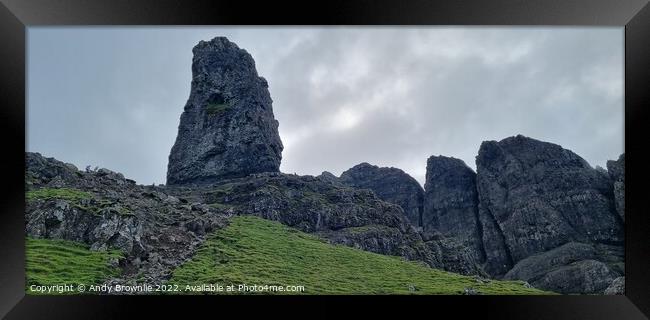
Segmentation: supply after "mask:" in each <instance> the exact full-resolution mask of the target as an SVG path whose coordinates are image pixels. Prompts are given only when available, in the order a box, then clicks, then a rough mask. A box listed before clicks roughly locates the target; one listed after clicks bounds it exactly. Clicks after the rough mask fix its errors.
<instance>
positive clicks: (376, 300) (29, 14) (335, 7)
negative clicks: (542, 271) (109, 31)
mask: <svg viewBox="0 0 650 320" xmlns="http://www.w3.org/2000/svg"><path fill="white" fill-rule="evenodd" d="M277 24H281V25H491V26H494V25H505V26H507V25H545V26H620V27H624V28H625V152H626V153H627V155H626V162H627V164H626V165H627V170H626V180H627V182H626V190H627V191H626V195H625V196H626V226H625V232H626V246H625V255H626V257H625V260H626V261H625V265H626V294H625V296H559V297H541V296H527V297H518V296H485V297H450V296H441V297H406V298H404V297H385V296H376V297H367V296H366V297H344V298H340V297H329V296H319V297H292V298H291V300H292V302H293V303H297V304H307V305H309V306H315V305H317V304H318V305H320V306H323V305H326V304H327V305H329V306H330V307H329V308H319V312H318V313H319V315H325V314H327V313H330V314H332V315H337V314H341V311H340V310H338V307H339V306H342V305H346V306H347V307H354V309H355V310H357V311H361V312H363V314H365V313H366V312H367V311H368V309H372V308H374V309H376V311H379V312H384V311H389V310H390V309H397V308H390V307H389V305H393V302H395V301H393V300H397V301H399V302H401V303H403V304H404V306H405V307H406V308H403V307H402V308H399V309H400V310H401V311H400V315H405V314H406V313H408V311H412V312H415V311H417V310H418V309H420V310H423V309H422V308H421V307H425V308H426V310H428V311H429V312H435V314H437V315H443V314H455V316H454V317H456V316H466V315H470V314H481V315H484V316H485V315H488V316H490V317H495V318H499V319H515V318H523V319H565V318H566V319H612V318H616V319H647V317H646V316H647V315H650V272H649V271H650V241H648V239H650V216H649V215H648V214H647V213H646V211H647V210H644V208H643V207H642V202H641V200H642V199H643V198H642V197H643V196H644V194H643V192H644V191H645V188H644V187H646V185H645V184H644V182H645V181H650V179H648V178H649V177H648V170H647V169H646V170H644V169H645V168H644V167H643V165H644V164H647V163H648V161H647V157H645V156H644V154H643V151H644V147H645V146H646V145H647V142H646V143H645V144H644V142H645V141H644V139H643V137H644V135H643V134H644V133H645V131H646V130H645V125H646V122H647V121H648V119H649V118H648V108H650V87H649V86H648V85H649V84H650V5H648V1H647V0H625V1H622V0H619V1H616V0H613V1H607V0H591V1H590V0H564V1H562V0H546V1H532V0H531V1H522V0H492V1H468V0H462V1H460V0H455V1H454V0H449V1H444V2H434V1H429V0H408V1H407V0H402V1H390V0H355V1H352V0H348V1H345V0H335V1H334V0H333V1H321V2H307V1H305V2H296V3H290V2H276V1H274V2H270V1H267V2H260V3H254V2H250V1H244V0H241V1H191V2H190V1H185V2H183V1H180V0H158V1H156V0H137V1H135V0H131V1H128V0H113V1H89V0H0V42H1V43H2V46H0V48H1V49H0V106H1V109H0V121H1V122H2V125H0V130H2V135H1V136H2V137H6V138H7V139H5V143H4V147H3V148H2V150H3V152H2V153H3V156H2V157H0V167H1V168H3V169H4V170H3V175H2V178H3V179H2V180H3V181H2V183H0V185H1V187H0V188H1V189H0V210H1V211H0V212H1V213H2V219H1V220H0V248H1V251H0V252H2V260H1V261H2V263H1V264H0V316H5V315H6V316H7V317H8V318H30V319H32V318H46V317H47V318H52V317H53V318H59V317H72V318H77V317H81V318H89V317H93V318H114V317H123V316H133V315H134V312H137V311H138V310H140V311H143V310H144V311H145V312H147V313H148V314H150V313H151V312H152V309H158V312H161V311H162V312H163V313H167V311H169V310H168V309H169V308H171V307H172V306H176V304H177V302H179V301H182V302H183V303H184V304H185V303H189V304H190V305H196V304H200V305H202V306H204V308H196V309H195V311H199V312H200V311H204V310H210V309H213V308H214V307H218V308H219V309H221V311H220V312H225V311H226V310H223V309H230V308H232V309H240V311H243V312H246V313H249V315H252V314H255V313H258V314H264V313H271V312H275V311H278V310H277V307H278V305H277V303H281V302H285V303H286V301H287V299H283V298H278V297H264V298H255V297H250V298H249V299H236V298H233V297H219V298H211V299H207V298H204V297H192V299H191V300H190V299H188V298H184V297H175V298H174V299H169V298H164V297H137V298H133V297H113V296H110V297H109V296H103V297H90V296H73V297H36V296H25V289H24V288H25V287H24V281H25V279H24V277H25V262H24V209H25V203H24V200H25V198H24V196H25V195H24V189H23V188H21V187H20V186H23V187H24V168H25V158H24V152H25V145H24V142H25V139H24V138H25V102H26V95H25V94H26V88H25V85H26V82H25V80H26V74H25V67H26V55H25V53H26V35H27V32H26V31H27V28H28V27H32V26H55V25H131V26H135V25H277ZM7 142H8V143H7ZM630 172H633V173H634V174H631V173H630ZM160 299H166V300H165V303H166V304H165V306H167V307H169V308H164V309H162V310H161V308H160V306H161V303H160ZM242 300H246V301H242ZM294 300H298V301H294ZM382 300H386V303H382ZM388 300H391V301H388ZM468 301H469V304H471V307H468V306H467V304H468ZM236 302H237V304H241V305H242V306H245V305H247V304H249V305H250V304H255V305H257V304H259V303H261V302H266V303H270V304H273V305H275V307H272V308H271V309H268V308H246V307H245V308H243V309H241V308H235V307H234V303H236ZM319 302H320V303H319ZM293 303H292V304H293ZM280 305H283V304H280ZM287 305H288V304H287ZM283 306H286V305H283ZM12 308H13V309H12ZM251 309H253V310H251ZM406 309H408V311H406ZM443 311H446V312H445V313H443ZM450 311H451V312H452V313H447V312H450ZM251 312H252V313H251ZM468 313H469V314H468ZM220 314H221V313H220ZM220 314H219V315H220ZM310 314H313V312H308V313H305V314H304V315H310ZM643 314H645V315H646V316H644V315H643ZM212 315H214V314H212Z"/></svg>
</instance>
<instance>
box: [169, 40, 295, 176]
mask: <svg viewBox="0 0 650 320" xmlns="http://www.w3.org/2000/svg"><path fill="white" fill-rule="evenodd" d="M192 52H193V53H194V58H193V60H192V86H191V92H190V97H189V99H188V101H187V104H186V105H185V109H184V111H183V113H182V115H181V120H180V125H179V127H178V136H177V137H176V142H175V143H174V146H173V147H172V150H171V153H170V155H169V164H168V169H167V184H168V185H182V184H212V183H214V182H215V181H218V180H220V179H224V178H233V177H244V176H246V175H249V174H252V173H260V172H277V171H279V167H280V160H281V158H282V149H283V146H282V142H281V141H280V136H279V134H278V122H277V121H276V120H275V119H274V117H273V109H272V107H271V103H272V100H271V96H270V94H269V91H268V84H267V82H266V80H264V78H262V77H259V76H258V75H257V71H256V69H255V62H254V61H253V58H252V57H251V55H250V54H248V52H246V51H245V50H243V49H240V48H239V47H237V45H236V44H234V43H232V42H230V41H228V39H226V38H223V37H218V38H214V39H212V40H211V41H208V42H206V41H201V42H199V44H197V45H196V46H195V47H194V49H193V50H192Z"/></svg>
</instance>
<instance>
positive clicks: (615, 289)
mask: <svg viewBox="0 0 650 320" xmlns="http://www.w3.org/2000/svg"><path fill="white" fill-rule="evenodd" d="M605 294H609V295H616V294H617V295H624V294H625V277H618V278H616V279H614V281H612V283H611V284H610V285H609V287H607V289H605Z"/></svg>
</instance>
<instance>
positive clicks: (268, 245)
mask: <svg viewBox="0 0 650 320" xmlns="http://www.w3.org/2000/svg"><path fill="white" fill-rule="evenodd" d="M170 283H172V284H178V285H179V286H180V287H181V289H183V288H184V287H185V285H202V284H221V285H224V286H227V285H230V284H235V285H239V284H246V285H249V286H252V285H260V286H263V285H269V286H272V285H277V286H304V293H306V294H460V293H462V292H464V291H465V289H470V288H471V289H473V290H477V291H478V292H479V293H482V294H544V293H545V292H543V291H540V290H536V289H532V288H526V287H524V285H523V283H522V282H519V281H496V280H492V281H487V282H484V281H477V280H476V279H474V278H473V277H468V276H462V275H458V274H453V273H449V272H445V271H440V270H436V269H431V268H429V267H426V266H423V265H421V264H418V263H415V262H407V261H404V260H402V259H400V258H398V257H388V256H383V255H379V254H374V253H370V252H365V251H361V250H357V249H353V248H349V247H344V246H338V245H330V244H327V243H325V242H323V241H322V240H320V239H318V238H316V237H314V236H311V235H308V234H305V233H302V232H299V231H297V230H295V229H292V228H289V227H286V226H284V225H282V224H280V223H277V222H272V221H268V220H264V219H261V218H257V217H253V216H240V217H235V218H233V219H232V221H231V224H230V225H229V226H228V227H227V228H225V229H222V230H220V231H218V232H217V233H215V234H213V235H212V236H211V237H210V238H209V239H208V240H207V241H206V242H205V243H204V244H203V245H202V247H201V248H200V249H199V250H198V252H197V254H196V255H195V256H194V258H193V259H192V260H191V261H189V262H187V263H185V264H184V265H182V266H181V267H179V268H178V269H177V270H176V271H175V272H174V274H173V277H172V279H171V280H170Z"/></svg>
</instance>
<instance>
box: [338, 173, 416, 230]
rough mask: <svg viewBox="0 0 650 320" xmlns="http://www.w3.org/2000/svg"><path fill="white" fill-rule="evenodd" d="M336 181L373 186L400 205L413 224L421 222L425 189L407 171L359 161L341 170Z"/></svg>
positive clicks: (385, 197) (381, 196)
mask: <svg viewBox="0 0 650 320" xmlns="http://www.w3.org/2000/svg"><path fill="white" fill-rule="evenodd" d="M339 182H340V183H342V184H343V185H346V186H349V187H353V188H360V189H370V190H372V191H373V192H374V193H375V194H376V195H377V196H378V197H379V198H380V199H382V200H384V201H387V202H390V203H394V204H396V205H398V206H400V207H401V208H402V209H403V210H404V214H405V215H406V217H407V218H408V220H409V221H410V222H411V224H412V225H413V226H416V227H421V226H422V211H423V208H422V205H423V197H424V190H422V187H421V186H420V184H419V183H418V182H417V180H415V179H414V178H413V177H411V176H410V175H408V174H407V173H406V172H404V171H402V170H400V169H397V168H380V167H378V166H374V165H371V164H368V163H361V164H358V165H356V166H354V167H352V168H350V169H348V170H347V171H345V172H343V173H342V174H341V177H340V178H339Z"/></svg>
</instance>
